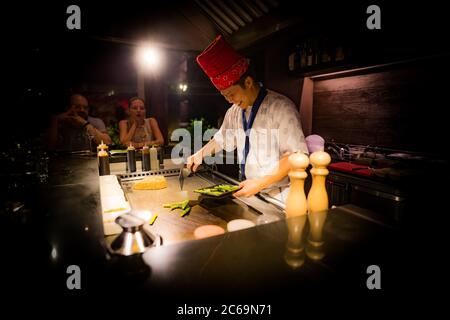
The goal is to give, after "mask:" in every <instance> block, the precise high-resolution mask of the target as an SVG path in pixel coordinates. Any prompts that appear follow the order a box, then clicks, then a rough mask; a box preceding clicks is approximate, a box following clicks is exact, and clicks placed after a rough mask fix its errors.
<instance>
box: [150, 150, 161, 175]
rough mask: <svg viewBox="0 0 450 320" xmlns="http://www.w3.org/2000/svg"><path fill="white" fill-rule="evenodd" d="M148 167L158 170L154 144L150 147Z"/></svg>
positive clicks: (156, 151)
mask: <svg viewBox="0 0 450 320" xmlns="http://www.w3.org/2000/svg"><path fill="white" fill-rule="evenodd" d="M150 168H151V170H159V161H158V150H157V149H156V148H155V146H152V147H151V148H150Z"/></svg>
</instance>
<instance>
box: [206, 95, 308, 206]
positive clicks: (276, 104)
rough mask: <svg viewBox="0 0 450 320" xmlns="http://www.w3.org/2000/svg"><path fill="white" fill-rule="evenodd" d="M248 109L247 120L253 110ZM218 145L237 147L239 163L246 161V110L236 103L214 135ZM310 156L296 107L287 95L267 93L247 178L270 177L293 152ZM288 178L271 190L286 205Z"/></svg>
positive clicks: (258, 117) (253, 136)
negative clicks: (243, 121) (281, 161)
mask: <svg viewBox="0 0 450 320" xmlns="http://www.w3.org/2000/svg"><path fill="white" fill-rule="evenodd" d="M250 108H251V107H248V108H247V110H246V116H247V119H248V117H249V115H250V110H251V109H250ZM214 139H215V141H216V142H217V144H218V145H219V146H220V147H221V148H222V149H224V150H226V151H233V150H234V149H235V148H237V151H238V161H239V163H241V162H242V159H243V156H244V147H245V132H244V126H243V123H242V109H241V108H240V107H239V106H237V105H235V104H233V105H232V106H231V107H230V108H229V109H228V110H227V113H226V114H225V118H224V121H223V123H222V126H221V127H220V129H219V131H218V132H217V133H216V134H215V135H214ZM297 151H300V152H303V153H305V154H307V153H308V148H307V146H306V141H305V136H304V134H303V131H302V127H301V123H300V114H299V113H298V111H297V109H296V107H295V104H294V103H293V102H292V101H291V100H290V99H289V98H287V97H286V96H283V95H281V94H279V93H276V92H274V91H271V90H267V95H266V96H265V98H264V100H263V101H262V103H261V105H260V107H259V110H258V113H257V114H256V117H255V120H254V122H253V126H252V128H251V129H250V150H249V153H248V156H247V160H246V162H245V176H246V177H247V179H256V178H261V177H263V176H266V175H268V174H270V173H272V172H274V170H275V169H276V168H277V166H278V163H279V160H280V158H282V157H283V156H284V155H286V154H288V153H293V152H297ZM288 186H289V179H288V177H286V178H285V179H283V180H282V181H279V182H278V183H276V184H275V185H272V186H270V187H269V188H268V190H265V191H269V189H270V192H269V194H271V195H272V196H274V197H276V198H277V199H279V200H281V201H283V202H285V201H286V198H287V194H288V192H289V188H288Z"/></svg>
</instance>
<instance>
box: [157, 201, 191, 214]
mask: <svg viewBox="0 0 450 320" xmlns="http://www.w3.org/2000/svg"><path fill="white" fill-rule="evenodd" d="M163 207H164V208H170V210H174V209H181V210H183V211H182V212H181V213H180V217H184V216H185V215H187V214H188V213H189V212H190V211H191V207H190V206H189V200H184V201H180V202H173V203H164V204H163Z"/></svg>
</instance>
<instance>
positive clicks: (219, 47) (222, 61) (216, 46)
mask: <svg viewBox="0 0 450 320" xmlns="http://www.w3.org/2000/svg"><path fill="white" fill-rule="evenodd" d="M197 63H198V64H199V65H200V67H201V68H202V69H203V71H204V72H205V73H206V75H207V76H208V77H209V79H210V80H211V82H212V83H213V84H214V86H215V87H216V88H217V89H218V90H225V89H227V88H229V87H231V86H232V85H234V84H235V83H236V82H237V81H238V80H239V79H240V78H241V76H242V75H243V74H244V73H245V72H246V71H247V69H248V64H249V61H248V59H246V58H244V57H243V56H241V55H240V54H239V53H237V52H236V51H235V50H234V49H233V48H232V47H231V46H230V45H229V44H228V43H227V42H226V41H225V40H224V39H223V37H222V36H221V35H219V36H218V37H216V39H214V41H213V42H212V43H211V44H210V45H209V46H208V47H207V48H206V49H205V50H204V51H203V52H202V53H201V54H200V55H198V56H197Z"/></svg>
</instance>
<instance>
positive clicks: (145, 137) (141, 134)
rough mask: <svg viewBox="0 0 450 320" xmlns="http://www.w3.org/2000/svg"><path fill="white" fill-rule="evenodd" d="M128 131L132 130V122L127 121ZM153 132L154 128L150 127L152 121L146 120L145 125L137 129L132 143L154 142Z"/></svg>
mask: <svg viewBox="0 0 450 320" xmlns="http://www.w3.org/2000/svg"><path fill="white" fill-rule="evenodd" d="M127 126H128V130H129V129H130V121H127ZM152 140H154V139H153V132H152V127H151V126H150V119H144V123H143V124H142V125H140V126H138V127H137V128H136V131H135V132H134V136H133V138H131V141H132V142H136V143H138V142H144V141H152Z"/></svg>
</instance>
